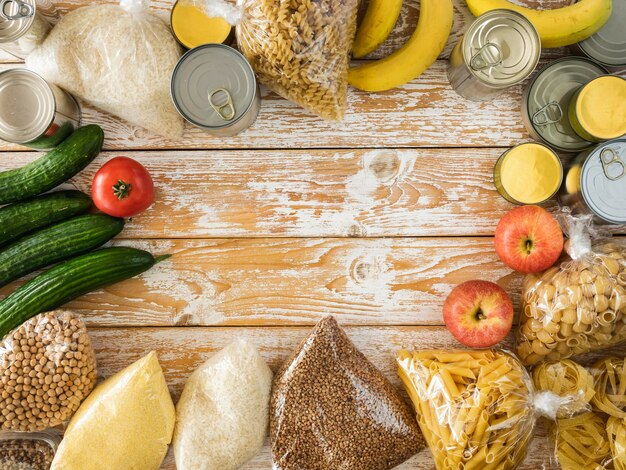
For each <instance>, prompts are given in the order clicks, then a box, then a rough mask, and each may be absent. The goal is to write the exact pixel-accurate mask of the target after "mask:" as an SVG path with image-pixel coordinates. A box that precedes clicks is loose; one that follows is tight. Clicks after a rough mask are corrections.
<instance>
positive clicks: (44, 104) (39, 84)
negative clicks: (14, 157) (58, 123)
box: [0, 69, 56, 144]
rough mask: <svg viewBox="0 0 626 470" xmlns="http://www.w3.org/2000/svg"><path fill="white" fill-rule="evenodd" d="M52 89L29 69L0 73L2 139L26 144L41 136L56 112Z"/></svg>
mask: <svg viewBox="0 0 626 470" xmlns="http://www.w3.org/2000/svg"><path fill="white" fill-rule="evenodd" d="M55 107H56V105H55V100H54V94H53V93H52V89H51V88H50V86H49V85H48V83H46V81H45V80H44V79H43V78H41V77H40V76H39V75H37V74H36V73H35V72H31V71H30V70H26V69H11V70H6V71H4V72H1V73H0V139H3V140H6V141H8V142H13V143H16V144H24V143H27V142H30V141H32V140H34V139H36V138H37V137H40V136H41V135H42V134H43V133H44V132H46V130H47V129H48V128H49V127H50V124H52V121H53V120H54V113H55Z"/></svg>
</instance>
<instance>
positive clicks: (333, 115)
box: [237, 0, 359, 120]
mask: <svg viewBox="0 0 626 470" xmlns="http://www.w3.org/2000/svg"><path fill="white" fill-rule="evenodd" d="M238 5H240V6H241V7H243V10H244V15H243V20H242V21H241V23H239V24H238V25H237V42H238V44H239V48H240V49H241V52H242V53H243V54H244V56H246V58H247V59H248V61H250V63H251V64H252V68H253V69H254V71H255V72H256V74H257V76H258V78H259V82H260V83H262V84H264V85H266V86H267V87H268V88H270V89H271V90H273V91H275V92H277V93H278V94H279V95H281V96H282V97H284V98H286V99H288V100H290V101H293V102H294V103H297V104H299V105H300V106H302V107H303V108H305V109H308V110H310V111H313V112H314V113H316V114H317V115H319V116H321V117H323V118H325V119H332V120H341V119H343V116H344V114H345V108H346V101H347V94H348V66H349V62H350V57H349V56H350V49H351V48H352V41H353V39H354V34H355V32H356V13H357V9H358V5H359V2H358V0H301V1H292V0H239V1H238Z"/></svg>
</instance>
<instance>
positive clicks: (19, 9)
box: [0, 0, 52, 59]
mask: <svg viewBox="0 0 626 470" xmlns="http://www.w3.org/2000/svg"><path fill="white" fill-rule="evenodd" d="M46 11H47V12H48V13H51V11H50V9H49V8H48V9H47V10H46ZM51 29H52V26H51V25H50V23H49V22H48V20H47V19H46V17H44V15H42V12H41V11H40V5H39V3H38V2H37V1H36V0H0V47H1V48H2V49H4V50H5V51H7V52H8V53H10V54H12V55H14V56H16V57H19V58H20V59H23V58H25V57H26V56H27V55H28V54H30V53H31V52H32V51H33V50H34V49H35V48H36V47H38V46H39V45H41V43H42V42H43V41H44V39H46V37H47V36H48V33H49V32H50V30H51Z"/></svg>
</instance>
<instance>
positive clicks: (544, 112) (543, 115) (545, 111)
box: [532, 101, 563, 126]
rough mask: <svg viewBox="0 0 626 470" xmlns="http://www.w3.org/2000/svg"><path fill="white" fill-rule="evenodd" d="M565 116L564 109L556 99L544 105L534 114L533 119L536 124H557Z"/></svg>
mask: <svg viewBox="0 0 626 470" xmlns="http://www.w3.org/2000/svg"><path fill="white" fill-rule="evenodd" d="M551 116H553V117H551ZM562 118H563V109H562V108H561V105H560V104H559V103H557V102H556V101H550V102H549V103H548V104H547V105H545V106H542V107H541V108H539V109H538V110H537V112H536V113H535V114H533V117H532V121H533V124H535V125H536V126H547V125H548V124H555V123H557V122H559V121H560V120H561V119H562Z"/></svg>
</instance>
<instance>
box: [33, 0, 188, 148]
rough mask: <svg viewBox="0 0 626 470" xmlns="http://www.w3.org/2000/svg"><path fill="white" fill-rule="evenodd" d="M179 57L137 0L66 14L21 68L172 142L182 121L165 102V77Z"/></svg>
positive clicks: (167, 99)
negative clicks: (170, 139)
mask: <svg viewBox="0 0 626 470" xmlns="http://www.w3.org/2000/svg"><path fill="white" fill-rule="evenodd" d="M181 54H182V49H181V47H180V46H179V44H178V43H177V42H176V40H175V39H174V37H173V36H172V34H171V32H170V30H169V27H168V25H167V24H166V23H165V22H164V21H163V20H161V19H160V18H159V17H157V16H155V15H154V14H152V13H150V12H149V10H148V9H147V8H145V7H144V5H143V1H142V0H120V4H119V5H102V4H101V5H91V6H86V7H82V8H78V9H76V10H74V11H72V12H70V13H68V14H67V15H65V16H64V17H63V18H62V19H61V21H59V23H58V24H57V26H55V27H54V29H53V30H52V32H51V33H50V35H49V36H48V37H47V38H46V40H45V41H44V43H43V45H42V46H41V47H39V48H38V49H36V50H35V51H33V52H32V53H31V54H30V56H28V60H27V61H26V66H27V67H28V68H30V69H32V70H33V71H35V72H37V73H38V74H40V75H41V76H43V77H44V78H45V79H47V80H49V81H51V82H53V83H55V84H57V85H59V86H60V87H61V88H65V89H66V90H68V91H69V92H71V93H73V94H74V95H76V96H78V97H80V98H82V99H84V100H85V101H87V102H89V103H91V104H93V105H94V106H97V107H98V108H100V109H102V110H104V111H107V112H109V113H111V114H114V115H116V116H119V117H121V118H123V119H126V120H127V121H129V122H131V123H133V124H137V125H139V126H142V127H144V128H146V129H149V130H151V131H154V132H156V133H157V134H160V135H162V136H164V137H168V138H176V137H179V136H180V135H181V134H182V131H183V119H182V118H181V117H180V115H179V114H178V112H177V111H176V109H175V108H174V105H173V103H172V100H171V98H170V75H171V73H172V70H173V69H174V66H175V65H176V63H177V62H178V59H179V58H180V56H181Z"/></svg>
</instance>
